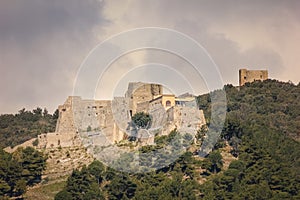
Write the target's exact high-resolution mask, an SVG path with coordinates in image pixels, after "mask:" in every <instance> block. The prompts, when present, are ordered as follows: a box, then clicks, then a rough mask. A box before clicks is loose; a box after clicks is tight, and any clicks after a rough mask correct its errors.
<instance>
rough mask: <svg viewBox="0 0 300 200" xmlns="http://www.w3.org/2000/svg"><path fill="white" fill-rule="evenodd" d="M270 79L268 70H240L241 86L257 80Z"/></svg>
mask: <svg viewBox="0 0 300 200" xmlns="http://www.w3.org/2000/svg"><path fill="white" fill-rule="evenodd" d="M267 79H268V70H247V69H240V70H239V86H243V85H244V84H245V83H251V82H254V81H257V80H260V81H263V80H267Z"/></svg>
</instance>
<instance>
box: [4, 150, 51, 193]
mask: <svg viewBox="0 0 300 200" xmlns="http://www.w3.org/2000/svg"><path fill="white" fill-rule="evenodd" d="M45 165H46V158H45V156H44V155H43V154H42V153H41V152H39V151H36V150H35V149H33V148H31V147H27V148H25V149H23V148H18V149H17V151H15V152H14V153H12V154H9V153H7V152H5V151H3V150H0V198H1V197H13V196H20V195H23V194H24V193H25V192H26V187H27V186H32V185H34V184H36V183H39V182H40V181H41V174H42V171H43V170H44V169H45Z"/></svg>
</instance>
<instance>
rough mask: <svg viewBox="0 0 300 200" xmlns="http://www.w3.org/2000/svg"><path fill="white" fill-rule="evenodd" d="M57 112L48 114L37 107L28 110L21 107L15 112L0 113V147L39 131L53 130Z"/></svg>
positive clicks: (19, 141)
mask: <svg viewBox="0 0 300 200" xmlns="http://www.w3.org/2000/svg"><path fill="white" fill-rule="evenodd" d="M57 118H58V112H57V111H55V113H54V114H53V115H51V114H49V113H48V111H47V109H44V110H42V109H41V108H39V107H37V108H36V109H34V110H32V111H29V110H25V108H23V109H21V110H20V111H19V112H18V113H17V114H2V115H0V148H4V147H7V146H11V147H14V146H16V145H19V144H22V143H23V142H25V141H27V140H29V139H32V138H35V137H36V136H37V135H39V134H41V133H47V132H54V131H55V126H56V121H57Z"/></svg>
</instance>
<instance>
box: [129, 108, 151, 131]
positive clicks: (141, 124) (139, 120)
mask: <svg viewBox="0 0 300 200" xmlns="http://www.w3.org/2000/svg"><path fill="white" fill-rule="evenodd" d="M132 121H133V123H134V124H135V125H136V126H137V127H138V128H147V127H149V126H150V124H151V117H150V115H149V114H148V113H144V112H138V113H136V114H134V115H133V116H132Z"/></svg>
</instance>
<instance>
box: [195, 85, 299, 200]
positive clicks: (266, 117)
mask: <svg viewBox="0 0 300 200" xmlns="http://www.w3.org/2000/svg"><path fill="white" fill-rule="evenodd" d="M225 91H226V94H227V111H228V112H227V117H226V122H225V125H224V129H223V132H222V139H223V140H226V141H228V142H229V144H230V145H231V146H232V147H233V148H232V152H231V153H232V154H233V155H234V156H236V157H238V158H239V160H238V161H234V162H232V163H231V165H230V167H229V169H228V170H227V171H225V172H224V173H222V174H220V175H217V176H214V177H212V179H211V180H210V181H208V182H207V183H206V184H204V186H205V187H203V189H202V191H203V194H204V198H205V199H246V198H248V199H292V198H294V199H299V198H300V194H299V191H300V182H299V181H300V145H299V142H297V141H296V140H298V141H299V134H300V132H299V130H300V85H299V84H298V85H297V86H296V85H293V84H291V83H283V82H279V81H275V80H267V81H264V82H254V83H251V84H249V83H247V84H246V85H245V86H243V87H241V88H240V90H239V89H238V88H236V87H233V86H232V85H227V86H225ZM208 99H209V97H208V95H203V96H201V97H199V102H200V107H201V108H203V109H204V110H205V111H206V113H209V110H210V107H211V105H210V103H209V101H208Z"/></svg>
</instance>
